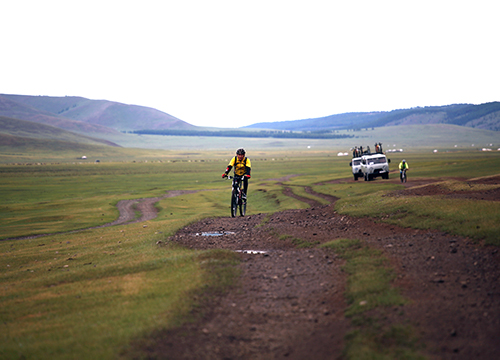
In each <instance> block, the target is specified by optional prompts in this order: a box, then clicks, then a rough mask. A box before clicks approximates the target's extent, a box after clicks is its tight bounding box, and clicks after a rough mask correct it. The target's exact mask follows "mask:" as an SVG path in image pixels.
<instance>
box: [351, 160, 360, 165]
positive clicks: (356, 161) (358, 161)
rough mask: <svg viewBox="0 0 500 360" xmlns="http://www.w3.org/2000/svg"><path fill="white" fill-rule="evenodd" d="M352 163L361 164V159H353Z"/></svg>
mask: <svg viewBox="0 0 500 360" xmlns="http://www.w3.org/2000/svg"><path fill="white" fill-rule="evenodd" d="M352 164H353V165H359V164H361V159H358V160H353V161H352Z"/></svg>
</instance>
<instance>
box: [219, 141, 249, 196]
mask: <svg viewBox="0 0 500 360" xmlns="http://www.w3.org/2000/svg"><path fill="white" fill-rule="evenodd" d="M233 167H234V175H236V176H242V177H243V195H242V197H243V199H246V198H247V191H248V179H250V171H251V170H252V164H251V162H250V159H248V158H247V157H245V149H243V148H239V149H238V150H236V156H235V157H234V158H232V159H231V161H230V162H229V165H228V166H227V169H226V171H225V172H224V174H222V178H223V179H224V178H225V177H226V176H227V174H229V172H230V171H231V169H232V168H233Z"/></svg>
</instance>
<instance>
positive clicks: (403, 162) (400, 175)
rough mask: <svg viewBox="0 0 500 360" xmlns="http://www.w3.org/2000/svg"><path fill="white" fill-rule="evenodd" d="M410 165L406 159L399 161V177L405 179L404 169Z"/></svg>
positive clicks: (407, 168)
mask: <svg viewBox="0 0 500 360" xmlns="http://www.w3.org/2000/svg"><path fill="white" fill-rule="evenodd" d="M409 169H410V167H409V166H408V163H407V162H406V160H405V159H403V161H401V162H400V163H399V178H400V179H401V181H403V170H409Z"/></svg>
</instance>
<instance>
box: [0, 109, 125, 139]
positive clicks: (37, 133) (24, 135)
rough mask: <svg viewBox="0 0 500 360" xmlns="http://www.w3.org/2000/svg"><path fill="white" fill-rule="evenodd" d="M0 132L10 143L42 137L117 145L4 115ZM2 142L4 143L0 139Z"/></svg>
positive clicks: (1, 119)
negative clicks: (17, 139) (16, 139)
mask: <svg viewBox="0 0 500 360" xmlns="http://www.w3.org/2000/svg"><path fill="white" fill-rule="evenodd" d="M0 134H2V135H5V136H6V137H4V138H3V139H7V138H10V139H11V143H13V144H14V143H26V141H27V139H43V140H58V141H64V142H69V143H81V144H89V145H100V146H102V145H108V146H119V145H117V144H115V143H113V142H111V141H107V140H103V139H98V138H92V137H89V136H85V135H81V134H77V133H74V132H71V131H67V130H64V129H61V128H58V127H55V126H51V125H46V124H41V123H37V122H32V121H26V120H20V119H12V118H7V117H4V116H0ZM14 138H19V139H23V140H22V141H20V142H18V141H14V140H13V139H14ZM5 141H6V140H5ZM2 144H6V143H4V142H3V141H2Z"/></svg>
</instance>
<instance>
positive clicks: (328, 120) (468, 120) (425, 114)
mask: <svg viewBox="0 0 500 360" xmlns="http://www.w3.org/2000/svg"><path fill="white" fill-rule="evenodd" d="M422 124H449V125H459V126H466V127H471V128H477V129H484V130H493V131H500V102H491V103H485V104H480V105H471V104H456V105H447V106H433V107H423V108H420V107H419V108H412V109H403V110H393V111H389V112H370V113H345V114H338V115H330V116H325V117H320V118H313V119H304V120H293V121H280V122H266V123H257V124H253V125H249V126H246V128H248V129H273V130H291V131H318V130H346V129H352V130H359V129H363V128H375V127H383V126H399V125H422Z"/></svg>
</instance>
